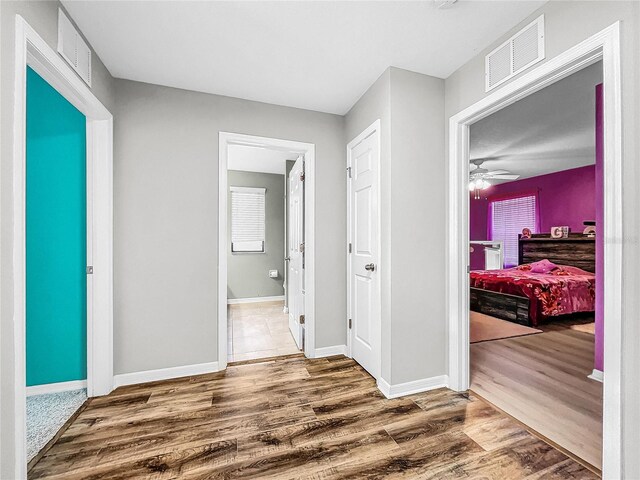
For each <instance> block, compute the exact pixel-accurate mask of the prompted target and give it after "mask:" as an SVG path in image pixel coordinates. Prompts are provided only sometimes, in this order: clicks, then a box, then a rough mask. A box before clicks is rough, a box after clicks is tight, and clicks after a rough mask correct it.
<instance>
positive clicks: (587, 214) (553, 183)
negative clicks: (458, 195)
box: [469, 165, 596, 270]
mask: <svg viewBox="0 0 640 480" xmlns="http://www.w3.org/2000/svg"><path fill="white" fill-rule="evenodd" d="M533 191H537V192H538V213H539V215H540V232H539V233H546V232H550V231H551V227H554V226H559V225H569V227H571V231H573V232H582V231H583V230H584V225H583V224H582V222H583V221H585V220H596V166H595V165H588V166H586V167H580V168H574V169H571V170H564V171H562V172H556V173H550V174H548V175H540V176H539V177H531V178H525V179H524V180H516V181H515V182H509V183H503V184H501V185H495V186H493V187H489V188H487V189H486V190H484V191H483V195H482V198H481V199H479V200H475V199H474V198H473V196H471V197H470V200H469V202H470V209H469V235H470V239H471V240H488V239H489V238H488V234H489V232H488V231H487V228H488V214H489V200H491V198H492V197H503V196H508V195H518V194H520V193H530V192H533ZM475 250H476V251H475V252H473V253H471V259H470V260H471V263H470V264H471V269H472V270H474V269H481V268H483V265H484V257H483V253H482V251H481V249H478V248H475Z"/></svg>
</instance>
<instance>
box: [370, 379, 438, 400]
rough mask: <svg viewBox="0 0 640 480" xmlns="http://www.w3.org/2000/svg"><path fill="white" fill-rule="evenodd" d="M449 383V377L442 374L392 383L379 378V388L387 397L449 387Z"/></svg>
mask: <svg viewBox="0 0 640 480" xmlns="http://www.w3.org/2000/svg"><path fill="white" fill-rule="evenodd" d="M448 385H449V377H448V376H447V375H440V376H437V377H430V378H422V379H420V380H414V381H412V382H406V383H398V384H396V385H390V384H389V383H388V382H387V381H386V380H384V379H382V378H381V379H380V380H378V389H379V390H380V391H381V392H382V394H383V395H384V396H385V397H387V398H398V397H404V396H405V395H411V394H414V393H420V392H427V391H429V390H435V389H436V388H442V387H447V386H448Z"/></svg>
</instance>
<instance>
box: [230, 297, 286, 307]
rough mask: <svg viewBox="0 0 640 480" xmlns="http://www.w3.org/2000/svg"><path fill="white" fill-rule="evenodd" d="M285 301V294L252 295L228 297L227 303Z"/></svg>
mask: <svg viewBox="0 0 640 480" xmlns="http://www.w3.org/2000/svg"><path fill="white" fill-rule="evenodd" d="M279 301H284V295H278V296H275V297H251V298H227V305H237V304H239V303H260V302H279Z"/></svg>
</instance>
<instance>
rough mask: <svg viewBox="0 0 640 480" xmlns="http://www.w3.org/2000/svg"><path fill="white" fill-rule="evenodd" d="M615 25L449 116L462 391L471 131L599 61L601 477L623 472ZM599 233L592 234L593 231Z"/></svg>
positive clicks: (457, 368)
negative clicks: (602, 208)
mask: <svg viewBox="0 0 640 480" xmlns="http://www.w3.org/2000/svg"><path fill="white" fill-rule="evenodd" d="M619 37H620V24H619V23H614V24H612V25H611V26H609V27H607V28H605V29H604V30H602V31H601V32H598V33H597V34H595V35H593V36H592V37H590V38H588V39H586V40H584V41H583V42H581V43H579V44H577V45H575V46H574V47H572V48H571V49H569V50H567V51H565V52H563V53H561V54H559V55H557V56H556V57H554V58H552V59H550V60H548V61H546V62H545V63H543V64H541V65H539V66H537V67H534V68H532V69H531V70H530V71H528V72H527V73H525V74H523V75H521V76H519V77H517V78H515V79H514V80H513V81H511V82H509V83H508V84H506V85H505V86H503V87H501V88H499V89H496V90H495V91H493V92H491V93H489V94H487V96H485V97H484V98H482V99H481V100H479V101H478V102H476V103H474V104H473V105H471V106H469V107H467V108H466V109H464V110H463V111H461V112H459V113H457V114H455V115H454V116H452V117H451V118H450V122H449V126H450V128H449V135H450V157H449V165H448V167H449V175H448V180H449V196H448V204H447V212H448V222H447V227H448V242H449V248H448V252H447V253H448V268H447V287H446V291H447V312H448V317H449V323H448V327H449V334H448V337H449V350H448V352H449V356H448V366H449V369H448V371H449V385H450V387H451V388H453V389H455V390H457V391H466V390H468V389H469V383H470V346H469V333H470V328H469V305H470V298H469V292H470V288H469V287H470V285H469V283H470V282H469V260H470V258H469V242H470V238H469V172H470V167H469V160H470V157H469V130H470V127H471V126H472V125H473V124H475V123H477V122H479V121H480V120H482V119H483V118H485V117H488V116H489V115H491V114H492V113H495V112H497V111H499V110H501V109H502V108H504V107H507V106H508V105H511V104H513V103H515V102H517V101H518V100H521V99H523V98H525V97H528V96H529V95H531V94H533V93H535V92H537V91H539V90H541V89H543V88H545V87H547V86H549V85H552V84H554V83H556V82H558V81H559V80H561V79H563V78H565V77H567V76H569V75H572V74H573V73H576V72H578V71H580V70H582V69H584V68H585V67H587V66H589V65H592V64H594V63H596V62H598V61H602V65H603V67H602V71H603V85H604V88H603V93H602V95H603V102H602V118H603V125H604V129H603V130H604V131H603V133H602V138H603V145H602V155H603V159H604V161H603V162H602V163H603V164H602V168H603V179H604V182H603V183H604V185H603V198H604V222H603V224H602V225H601V226H600V227H598V229H599V232H600V236H599V238H600V239H601V240H602V241H603V243H604V255H603V257H604V258H603V259H602V261H603V268H602V270H601V272H602V274H603V277H604V279H603V289H604V292H603V294H602V296H601V297H603V298H602V300H603V306H602V308H603V311H604V318H606V321H605V322H604V328H603V337H604V338H603V343H604V358H603V362H604V364H605V369H606V375H604V377H603V413H602V455H601V458H602V474H603V475H604V476H605V477H607V478H609V477H611V478H619V477H621V476H622V470H621V469H622V463H621V461H622V460H621V454H620V451H621V438H622V437H621V432H622V423H621V420H620V419H621V412H622V403H621V402H622V400H621V395H620V389H621V388H622V381H623V379H622V366H623V362H624V361H626V360H627V355H626V354H625V352H624V351H623V349H622V312H621V306H622V294H621V287H620V285H621V282H622V277H623V276H622V259H623V255H622V254H623V252H622V242H620V241H619V239H620V238H622V215H621V211H622V195H621V185H622V170H621V169H622V142H621V134H622V123H621V111H622V102H621V96H620V92H621V84H620V43H619ZM596 238H598V234H596Z"/></svg>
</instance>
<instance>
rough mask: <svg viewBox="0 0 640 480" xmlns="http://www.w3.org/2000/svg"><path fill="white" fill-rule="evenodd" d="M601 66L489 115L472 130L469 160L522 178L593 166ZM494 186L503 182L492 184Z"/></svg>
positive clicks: (475, 124) (591, 67)
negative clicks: (478, 160)
mask: <svg viewBox="0 0 640 480" xmlns="http://www.w3.org/2000/svg"><path fill="white" fill-rule="evenodd" d="M599 83H602V63H601V62H598V63H596V64H594V65H591V66H589V67H587V68H585V69H583V70H580V71H579V72H576V73H574V74H573V75H571V76H569V77H567V78H565V79H563V80H560V81H559V82H556V83H554V84H552V85H550V86H548V87H547V88H544V89H542V90H540V91H538V92H536V93H534V94H532V95H529V96H528V97H525V98H523V99H522V100H520V101H518V102H516V103H514V104H512V105H509V106H508V107H506V108H504V109H502V110H500V111H498V112H496V113H494V114H493V115H490V116H488V117H486V118H484V119H482V120H480V121H479V122H477V123H474V124H473V125H471V128H470V140H469V141H470V158H471V160H472V161H473V160H475V159H481V158H483V159H486V160H485V162H484V163H483V165H482V167H483V168H487V169H489V170H503V169H504V170H509V171H510V172H512V173H514V174H518V175H520V179H523V178H528V177H535V176H538V175H545V174H547V173H553V172H559V171H562V170H569V169H571V168H577V167H582V166H585V165H592V164H594V163H595V86H596V85H597V84H599ZM491 183H494V184H498V183H505V182H504V181H497V180H492V181H491Z"/></svg>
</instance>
